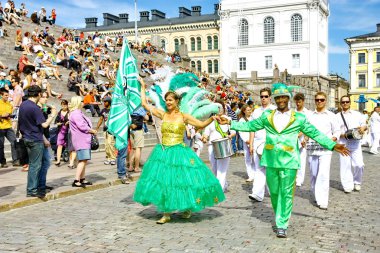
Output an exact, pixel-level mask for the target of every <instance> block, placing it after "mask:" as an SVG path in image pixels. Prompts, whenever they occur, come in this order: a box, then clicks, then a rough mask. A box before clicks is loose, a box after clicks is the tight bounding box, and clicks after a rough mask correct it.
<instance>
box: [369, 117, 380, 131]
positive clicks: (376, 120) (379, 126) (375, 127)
mask: <svg viewBox="0 0 380 253" xmlns="http://www.w3.org/2000/svg"><path fill="white" fill-rule="evenodd" d="M369 121H370V125H371V133H380V115H379V114H378V113H377V112H373V113H372V115H371V118H370V119H369Z"/></svg>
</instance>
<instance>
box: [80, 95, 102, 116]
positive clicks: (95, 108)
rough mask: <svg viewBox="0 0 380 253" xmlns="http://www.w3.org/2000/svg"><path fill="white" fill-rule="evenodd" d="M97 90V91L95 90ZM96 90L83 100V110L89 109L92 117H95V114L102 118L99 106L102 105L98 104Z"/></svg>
mask: <svg viewBox="0 0 380 253" xmlns="http://www.w3.org/2000/svg"><path fill="white" fill-rule="evenodd" d="M94 90H96V89H94ZM94 90H91V91H90V92H89V93H87V95H86V96H85V97H84V99H83V108H85V109H89V110H90V111H91V115H92V117H95V112H96V113H97V114H98V116H99V117H100V116H101V113H100V108H99V105H100V104H101V103H99V102H96V100H95V94H94Z"/></svg>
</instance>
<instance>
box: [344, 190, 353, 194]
mask: <svg viewBox="0 0 380 253" xmlns="http://www.w3.org/2000/svg"><path fill="white" fill-rule="evenodd" d="M343 191H344V193H351V192H352V190H343Z"/></svg>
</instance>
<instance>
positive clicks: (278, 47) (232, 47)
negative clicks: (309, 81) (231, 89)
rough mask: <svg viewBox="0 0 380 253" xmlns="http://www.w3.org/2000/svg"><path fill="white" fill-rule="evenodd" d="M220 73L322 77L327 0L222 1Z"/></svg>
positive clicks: (243, 76) (325, 65)
mask: <svg viewBox="0 0 380 253" xmlns="http://www.w3.org/2000/svg"><path fill="white" fill-rule="evenodd" d="M220 16H221V30H220V36H221V40H220V41H221V71H222V74H223V75H225V76H228V77H230V76H231V73H232V72H236V73H237V78H238V79H246V78H251V71H257V74H258V76H259V77H268V76H272V74H273V68H274V65H275V64H277V65H278V67H279V69H280V70H281V71H283V70H284V69H287V71H288V73H290V74H293V75H313V76H319V75H323V76H327V73H328V17H329V3H328V0H266V1H263V0H222V1H221V10H220Z"/></svg>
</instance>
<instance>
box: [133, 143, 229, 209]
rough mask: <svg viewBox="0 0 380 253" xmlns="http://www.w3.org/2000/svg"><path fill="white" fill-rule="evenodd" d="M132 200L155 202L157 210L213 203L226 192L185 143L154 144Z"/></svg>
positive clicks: (147, 202)
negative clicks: (170, 144) (172, 144)
mask: <svg viewBox="0 0 380 253" xmlns="http://www.w3.org/2000/svg"><path fill="white" fill-rule="evenodd" d="M133 199H134V201H136V202H139V203H141V204H143V205H144V206H145V205H150V204H153V205H155V206H157V209H158V211H160V212H166V213H169V212H174V211H186V210H191V211H193V212H198V211H201V210H202V209H204V208H206V207H208V206H213V205H216V204H218V203H220V202H222V201H223V200H225V196H224V193H223V190H222V188H221V186H220V183H219V181H218V179H217V178H216V177H215V176H214V174H213V173H212V172H211V170H210V169H209V168H208V167H207V166H206V164H204V163H203V161H202V160H201V159H200V158H199V157H198V156H197V155H196V154H195V153H194V151H193V150H191V149H190V148H189V147H187V146H185V145H184V144H178V145H174V146H164V149H163V148H162V146H161V145H160V144H157V145H156V146H155V147H154V149H153V151H152V153H151V155H150V157H149V159H148V160H147V161H146V163H145V165H144V168H143V171H142V173H141V176H140V179H139V180H138V182H137V185H136V190H135V194H134V197H133Z"/></svg>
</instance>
